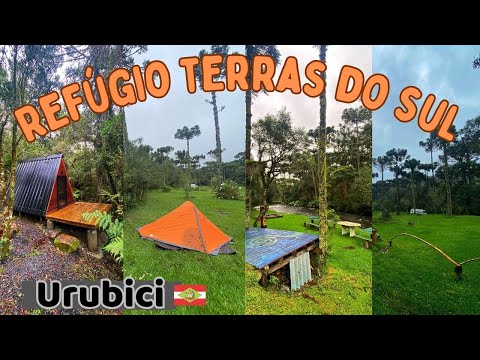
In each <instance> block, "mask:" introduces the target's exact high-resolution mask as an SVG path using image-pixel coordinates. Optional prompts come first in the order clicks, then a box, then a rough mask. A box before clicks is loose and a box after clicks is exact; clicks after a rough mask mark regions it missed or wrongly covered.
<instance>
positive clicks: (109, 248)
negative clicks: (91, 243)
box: [82, 210, 123, 263]
mask: <svg viewBox="0 0 480 360" xmlns="http://www.w3.org/2000/svg"><path fill="white" fill-rule="evenodd" d="M82 218H83V219H84V220H85V221H90V220H92V219H95V225H97V226H98V228H99V229H100V230H103V231H105V233H106V234H107V236H108V240H109V242H108V244H106V245H105V246H104V247H103V250H105V251H106V252H108V253H109V254H110V255H112V256H113V258H114V259H115V260H116V261H117V262H118V263H121V262H122V261H123V222H122V221H119V220H118V219H115V220H114V219H113V217H112V215H110V214H109V213H107V212H105V211H100V210H95V211H93V212H90V213H83V214H82Z"/></svg>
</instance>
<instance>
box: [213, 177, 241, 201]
mask: <svg viewBox="0 0 480 360" xmlns="http://www.w3.org/2000/svg"><path fill="white" fill-rule="evenodd" d="M215 197H217V198H218V199H231V200H239V199H240V191H239V190H238V184H237V183H236V182H234V181H232V180H227V181H225V182H224V183H222V184H221V185H220V186H219V188H218V189H217V191H215Z"/></svg>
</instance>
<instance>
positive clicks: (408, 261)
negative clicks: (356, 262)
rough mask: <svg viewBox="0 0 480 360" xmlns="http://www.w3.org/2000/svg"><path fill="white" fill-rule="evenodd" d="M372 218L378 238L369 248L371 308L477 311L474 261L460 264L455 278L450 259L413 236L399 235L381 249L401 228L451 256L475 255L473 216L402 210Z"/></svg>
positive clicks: (476, 222)
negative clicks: (387, 216) (384, 217)
mask: <svg viewBox="0 0 480 360" xmlns="http://www.w3.org/2000/svg"><path fill="white" fill-rule="evenodd" d="M376 215H377V214H376ZM409 222H413V224H414V225H408V223H409ZM374 223H375V226H376V228H377V229H378V231H379V233H380V235H381V239H382V240H381V241H380V242H378V243H377V244H376V245H375V248H374V253H373V284H374V288H373V312H374V314H480V295H479V294H480V292H479V289H480V261H476V262H472V263H468V264H465V265H464V266H463V277H462V279H461V280H457V279H456V275H455V273H454V271H453V270H454V266H453V264H451V263H450V262H448V261H447V260H446V259H445V258H444V257H443V256H441V255H440V254H439V253H438V252H436V251H435V250H434V249H432V248H430V247H429V246H427V245H425V244H423V243H421V242H420V241H418V240H415V239H412V238H408V237H400V238H397V239H395V240H393V247H392V248H390V249H388V252H382V251H381V250H382V249H387V246H388V240H390V239H391V238H392V237H393V236H395V235H397V234H398V233H401V232H405V233H409V234H412V235H416V236H418V237H420V238H422V239H425V240H426V241H428V242H430V243H432V244H433V245H435V246H437V247H439V248H440V249H441V250H442V251H444V252H446V253H447V254H448V255H449V256H450V257H451V258H453V260H455V261H457V262H461V261H464V260H468V259H471V258H475V257H480V217H479V216H452V217H446V216H444V215H423V216H418V215H410V214H408V215H407V214H405V215H399V216H395V215H392V218H391V219H390V220H388V221H382V220H381V219H380V218H379V216H375V217H374Z"/></svg>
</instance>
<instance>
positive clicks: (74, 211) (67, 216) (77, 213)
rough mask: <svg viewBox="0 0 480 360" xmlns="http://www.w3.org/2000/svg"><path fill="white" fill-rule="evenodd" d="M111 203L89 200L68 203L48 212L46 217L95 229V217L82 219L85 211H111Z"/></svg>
mask: <svg viewBox="0 0 480 360" xmlns="http://www.w3.org/2000/svg"><path fill="white" fill-rule="evenodd" d="M111 208H112V205H111V204H100V203H89V202H81V201H79V202H75V203H73V204H70V205H67V206H65V207H64V208H62V209H59V210H55V211H52V212H49V213H47V215H46V216H45V218H47V220H51V221H57V222H60V223H64V224H69V225H73V226H78V227H84V228H87V229H95V228H96V226H95V219H92V220H90V221H85V220H83V219H82V214H83V213H89V212H92V211H95V210H100V211H106V212H108V211H110V209H111Z"/></svg>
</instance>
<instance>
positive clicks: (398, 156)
mask: <svg viewBox="0 0 480 360" xmlns="http://www.w3.org/2000/svg"><path fill="white" fill-rule="evenodd" d="M386 156H387V157H388V158H389V159H390V161H389V170H390V171H391V172H393V175H394V176H395V187H396V190H397V191H396V202H395V211H396V212H397V215H400V182H399V177H400V175H402V172H403V169H404V165H403V161H404V160H405V158H406V157H407V150H406V149H396V148H393V149H391V150H388V151H387V153H386Z"/></svg>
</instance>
